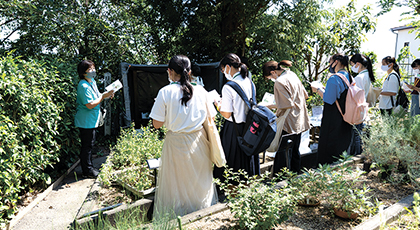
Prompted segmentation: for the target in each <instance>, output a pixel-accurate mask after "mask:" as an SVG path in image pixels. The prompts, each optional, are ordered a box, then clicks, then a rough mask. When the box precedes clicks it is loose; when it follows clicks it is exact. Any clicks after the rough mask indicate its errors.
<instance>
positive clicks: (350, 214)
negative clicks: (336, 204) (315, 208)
mask: <svg viewBox="0 0 420 230" xmlns="http://www.w3.org/2000/svg"><path fill="white" fill-rule="evenodd" d="M333 210H334V214H335V215H336V216H338V217H341V218H344V219H351V220H354V219H356V218H357V213H354V212H346V211H343V210H341V209H338V208H333Z"/></svg>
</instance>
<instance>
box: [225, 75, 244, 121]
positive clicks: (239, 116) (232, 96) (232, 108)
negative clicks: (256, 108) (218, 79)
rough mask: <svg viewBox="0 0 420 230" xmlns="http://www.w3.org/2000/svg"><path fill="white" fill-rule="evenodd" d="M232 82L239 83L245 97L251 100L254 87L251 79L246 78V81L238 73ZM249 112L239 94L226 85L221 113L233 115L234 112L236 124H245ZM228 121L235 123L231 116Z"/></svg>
mask: <svg viewBox="0 0 420 230" xmlns="http://www.w3.org/2000/svg"><path fill="white" fill-rule="evenodd" d="M232 81H234V82H236V83H238V85H239V86H240V87H241V88H242V90H243V91H244V92H245V95H246V96H247V97H248V99H250V98H251V96H252V85H251V80H250V79H249V78H247V77H246V78H245V79H244V78H242V76H241V75H240V73H239V72H237V73H236V74H235V75H234V76H233V80H232ZM248 110H249V108H248V106H246V104H245V102H244V101H243V100H242V98H241V97H240V96H239V94H237V93H236V91H235V90H234V89H233V88H232V87H230V86H228V85H224V86H223V88H222V105H221V106H220V111H223V112H231V113H232V112H233V114H234V116H235V121H236V123H243V122H245V121H246V114H247V113H248ZM227 120H228V121H232V122H233V120H232V116H230V117H229V118H228V119H227Z"/></svg>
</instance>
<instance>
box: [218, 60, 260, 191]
mask: <svg viewBox="0 0 420 230" xmlns="http://www.w3.org/2000/svg"><path fill="white" fill-rule="evenodd" d="M220 67H221V68H222V72H223V73H224V74H225V77H226V79H227V80H228V81H234V82H236V83H237V84H238V85H239V86H240V87H241V88H242V90H243V91H244V93H245V94H246V96H247V97H248V98H251V97H252V84H253V83H252V81H251V79H249V76H248V68H247V66H246V65H245V64H244V63H242V62H241V59H240V58H239V57H238V56H237V55H236V54H233V53H230V54H227V55H226V56H225V57H224V58H223V59H222V60H221V61H220ZM216 106H217V107H220V109H219V111H220V114H222V116H223V117H224V118H226V121H225V123H224V124H223V128H222V130H221V133H220V138H221V142H222V147H223V150H224V152H225V155H226V164H227V167H229V168H232V169H233V171H234V172H237V171H239V170H240V169H243V170H245V172H247V173H248V175H250V176H253V175H259V174H260V160H259V156H258V155H254V156H247V155H246V154H245V153H244V152H243V151H242V149H241V148H240V147H239V143H238V141H237V136H238V135H237V133H238V132H239V133H240V134H241V133H242V132H243V129H244V126H245V120H246V114H247V113H248V107H247V106H246V104H245V102H244V101H243V100H242V98H241V97H240V96H239V94H237V93H236V91H235V90H234V89H233V88H232V87H230V86H228V85H224V86H223V88H222V102H221V103H220V104H216ZM232 117H234V120H235V123H236V124H234V120H233V119H232ZM223 172H224V168H217V167H215V168H214V173H213V176H214V177H215V178H219V179H220V180H221V181H224V180H225V178H224V177H223V175H224V173H223ZM230 183H233V184H235V182H233V181H231V182H230Z"/></svg>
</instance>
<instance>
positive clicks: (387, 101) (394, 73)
mask: <svg viewBox="0 0 420 230" xmlns="http://www.w3.org/2000/svg"><path fill="white" fill-rule="evenodd" d="M381 69H382V70H383V71H386V73H387V76H386V78H385V81H384V84H383V86H382V92H381V94H380V96H379V109H380V110H381V114H382V115H385V114H388V115H391V114H392V109H393V108H394V107H395V106H396V105H395V103H396V101H397V97H396V95H397V93H398V89H399V87H400V86H399V83H398V82H399V78H400V67H399V66H398V64H397V63H396V62H395V58H393V57H390V56H387V57H384V58H383V59H382V66H381Z"/></svg>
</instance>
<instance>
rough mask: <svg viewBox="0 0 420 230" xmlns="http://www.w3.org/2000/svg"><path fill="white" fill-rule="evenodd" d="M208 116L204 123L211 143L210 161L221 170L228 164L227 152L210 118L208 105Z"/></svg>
mask: <svg viewBox="0 0 420 230" xmlns="http://www.w3.org/2000/svg"><path fill="white" fill-rule="evenodd" d="M206 108H207V116H206V120H205V121H204V123H203V127H204V130H205V131H206V133H207V139H208V140H209V142H210V160H211V161H212V162H213V163H214V164H215V165H216V166H217V167H219V168H221V167H223V166H224V165H225V164H226V157H225V152H224V151H223V147H222V142H221V141H220V136H219V132H218V131H217V127H216V125H215V124H214V121H213V119H212V118H211V116H210V111H209V107H208V105H207V103H206Z"/></svg>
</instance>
